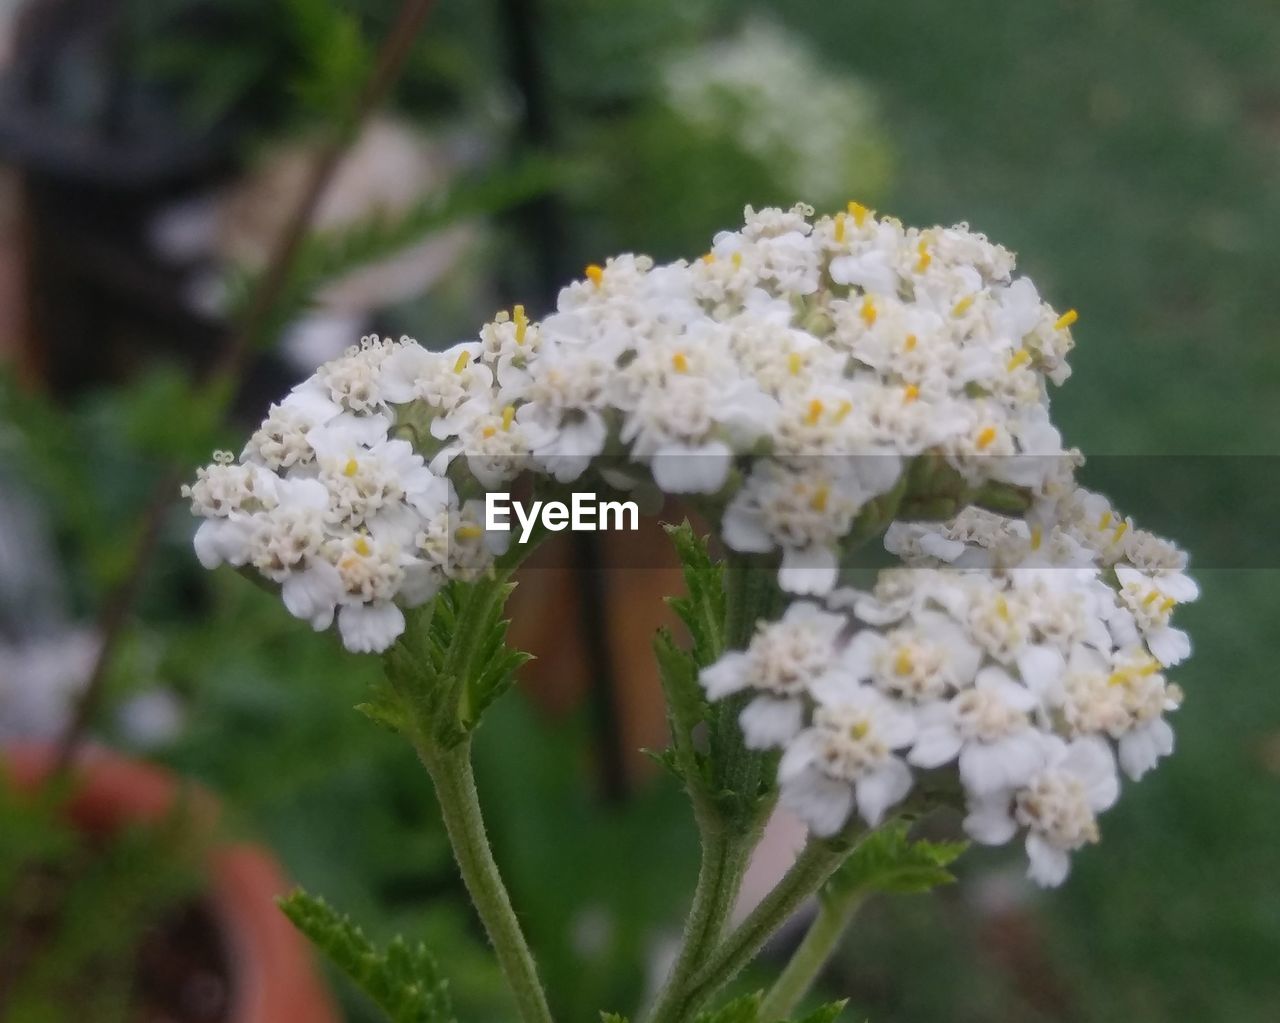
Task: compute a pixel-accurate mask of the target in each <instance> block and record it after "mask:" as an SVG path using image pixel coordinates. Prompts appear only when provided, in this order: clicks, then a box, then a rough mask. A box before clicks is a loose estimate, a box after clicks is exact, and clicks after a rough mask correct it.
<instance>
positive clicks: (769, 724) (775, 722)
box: [738, 696, 804, 749]
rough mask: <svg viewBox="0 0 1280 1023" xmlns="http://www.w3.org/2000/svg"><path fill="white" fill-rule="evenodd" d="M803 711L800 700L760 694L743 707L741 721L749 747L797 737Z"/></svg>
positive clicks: (772, 745)
mask: <svg viewBox="0 0 1280 1023" xmlns="http://www.w3.org/2000/svg"><path fill="white" fill-rule="evenodd" d="M803 714H804V705H803V704H801V702H800V701H799V700H777V699H774V698H772V697H769V696H758V697H756V698H755V699H754V700H752V701H751V702H750V703H748V704H747V705H746V706H745V707H744V708H743V709H742V714H741V715H739V717H738V725H739V726H740V727H741V728H742V735H743V738H744V739H745V740H746V744H747V747H748V748H749V749H773V748H775V747H778V746H785V745H786V744H787V742H789V741H790V740H791V739H792V738H794V737H795V735H796V734H797V733H798V732H799V731H800V724H801V718H802V716H803Z"/></svg>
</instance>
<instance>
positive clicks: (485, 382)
mask: <svg viewBox="0 0 1280 1023" xmlns="http://www.w3.org/2000/svg"><path fill="white" fill-rule="evenodd" d="M477 347H478V346H475V345H472V346H463V347H461V349H460V350H459V351H457V352H453V353H444V354H431V353H427V352H424V351H423V350H422V349H420V348H418V347H417V346H416V345H413V344H411V343H410V344H393V343H389V342H385V341H380V340H378V339H377V338H366V339H365V340H364V342H363V343H362V344H361V346H360V347H359V348H353V349H351V350H350V351H349V352H348V353H347V354H346V355H344V356H343V357H341V358H339V359H336V360H334V361H333V362H330V363H326V364H325V365H324V366H322V367H320V369H319V370H318V371H317V372H316V373H315V375H314V376H312V377H311V378H309V379H308V380H307V381H306V382H304V383H303V384H301V385H299V386H298V387H296V388H295V389H294V390H293V392H292V393H291V394H289V396H288V397H286V398H285V399H284V401H282V402H281V403H280V404H278V405H273V406H272V407H271V410H270V412H269V414H268V415H267V418H266V421H265V422H263V424H262V426H261V427H260V428H259V429H258V430H257V432H256V433H254V434H253V436H252V437H251V438H250V439H249V443H248V444H247V445H246V446H245V449H244V451H243V452H242V454H241V456H240V459H239V460H238V461H237V460H236V458H235V456H234V455H232V454H231V453H229V452H220V453H218V454H217V455H215V460H214V463H213V464H212V465H209V466H207V467H206V468H203V469H201V470H200V471H199V473H198V474H197V478H196V481H195V483H193V484H191V485H190V486H186V487H183V496H184V497H187V498H189V499H190V500H191V508H192V511H193V512H194V513H195V514H197V515H200V516H202V517H203V518H204V519H205V521H204V522H203V523H202V524H201V526H200V528H199V529H198V530H197V531H196V535H195V549H196V554H197V556H198V557H199V558H200V561H201V563H202V564H203V565H204V566H205V567H206V568H213V567H215V566H217V565H219V564H222V563H223V562H226V563H229V564H231V565H235V566H237V567H241V566H249V567H252V568H253V569H254V570H256V571H257V572H258V573H260V574H261V575H262V576H263V577H264V578H266V579H268V580H270V581H272V582H274V583H276V584H278V585H279V586H280V592H281V597H282V599H283V600H284V604H285V607H286V608H288V610H289V612H290V613H291V614H293V615H294V616H295V617H298V618H301V619H304V620H305V621H308V622H310V623H311V625H312V626H313V627H314V628H316V629H325V628H328V627H329V625H330V624H331V623H332V622H333V621H334V618H335V615H336V618H337V622H338V629H339V631H340V633H341V635H342V639H343V642H344V643H345V644H346V646H347V648H348V649H350V650H354V651H359V652H372V651H379V650H384V649H386V648H387V647H388V646H390V645H391V643H392V642H394V641H395V639H396V637H397V636H399V635H400V633H401V632H402V631H403V630H404V624H405V620H404V614H403V611H402V610H401V607H402V606H404V607H412V606H414V605H416V604H420V603H422V602H424V601H426V600H427V599H429V598H430V597H431V596H432V595H433V594H434V593H435V592H436V590H437V589H438V588H439V586H440V584H441V583H442V582H443V581H444V580H445V579H450V578H461V579H469V578H473V577H475V575H476V574H478V573H480V572H483V571H485V570H486V569H487V568H488V566H489V564H490V563H491V561H492V557H493V555H494V554H495V553H496V552H497V551H498V550H499V549H500V547H499V545H498V544H497V543H496V542H495V539H494V535H492V534H486V532H485V530H484V528H483V526H482V522H483V515H482V509H481V508H480V506H479V504H478V503H477V502H465V503H461V502H460V501H459V499H458V496H457V492H456V491H455V489H454V487H453V484H452V483H451V482H450V481H449V479H448V477H446V476H444V475H442V474H441V473H438V472H435V471H433V470H432V468H430V467H429V466H428V465H427V464H426V462H425V460H424V458H423V456H422V454H421V453H419V452H418V451H417V450H416V448H415V443H414V442H412V441H411V440H409V439H406V438H407V437H413V426H412V424H409V423H398V422H397V416H396V413H395V411H394V410H395V409H396V408H397V407H398V405H397V403H400V404H401V405H403V404H404V403H407V402H409V401H411V399H412V397H413V395H414V394H415V393H416V391H417V389H419V388H421V387H423V386H426V383H425V382H426V381H427V378H428V377H429V375H430V373H431V371H432V369H433V368H434V370H435V376H436V380H437V382H436V384H432V385H431V386H432V388H433V389H432V401H433V402H434V403H435V407H437V408H438V409H440V410H441V411H445V412H448V411H453V409H454V408H455V407H456V406H459V405H461V404H462V403H463V401H464V400H465V399H466V398H467V397H468V395H469V394H471V393H473V392H476V393H478V392H481V391H483V392H484V393H486V394H487V393H488V387H489V377H490V374H489V371H488V370H487V369H485V368H484V367H481V366H477V367H474V368H472V367H470V361H469V360H470V358H471V355H472V354H473V352H474V351H475V349H476V348H477ZM449 360H452V361H449Z"/></svg>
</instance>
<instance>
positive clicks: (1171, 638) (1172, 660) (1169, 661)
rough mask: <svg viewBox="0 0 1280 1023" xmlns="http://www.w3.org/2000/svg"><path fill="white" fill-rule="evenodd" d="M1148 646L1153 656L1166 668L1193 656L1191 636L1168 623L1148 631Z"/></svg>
mask: <svg viewBox="0 0 1280 1023" xmlns="http://www.w3.org/2000/svg"><path fill="white" fill-rule="evenodd" d="M1147 647H1148V649H1150V651H1151V656H1152V657H1154V658H1155V659H1156V660H1157V661H1159V662H1160V663H1161V664H1163V665H1164V666H1165V667H1166V668H1172V667H1173V666H1174V665H1175V664H1181V663H1182V662H1183V661H1185V660H1186V659H1187V658H1188V657H1190V656H1191V637H1190V636H1188V635H1187V634H1186V633H1185V632H1183V631H1182V630H1181V629H1173V628H1170V627H1169V626H1167V625H1166V626H1165V627H1164V628H1163V629H1155V630H1153V631H1151V632H1148V633H1147Z"/></svg>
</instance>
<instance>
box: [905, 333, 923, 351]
mask: <svg viewBox="0 0 1280 1023" xmlns="http://www.w3.org/2000/svg"><path fill="white" fill-rule="evenodd" d="M919 341H920V339H919V338H918V337H916V336H915V335H914V334H908V335H907V339H906V340H905V341H903V342H902V350H903V351H904V352H914V351H915V350H916V345H917V344H918V343H919Z"/></svg>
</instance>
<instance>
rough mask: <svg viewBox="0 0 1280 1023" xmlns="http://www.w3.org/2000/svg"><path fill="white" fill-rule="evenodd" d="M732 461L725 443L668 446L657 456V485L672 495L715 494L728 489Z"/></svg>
mask: <svg viewBox="0 0 1280 1023" xmlns="http://www.w3.org/2000/svg"><path fill="white" fill-rule="evenodd" d="M732 459H733V452H732V451H731V450H730V449H729V445H728V444H726V443H724V441H718V440H717V441H710V442H709V443H707V444H702V445H697V446H688V447H686V446H685V445H682V444H670V445H666V446H664V447H660V448H659V449H658V450H657V451H655V452H654V453H653V459H652V462H651V467H652V469H653V481H654V482H655V483H656V484H657V485H658V486H659V487H661V488H662V489H663V490H665V491H666V492H667V493H669V494H714V493H715V492H716V491H717V490H719V489H720V488H721V487H723V486H724V481H725V480H726V479H727V478H728V476H729V466H730V464H731V463H732Z"/></svg>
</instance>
